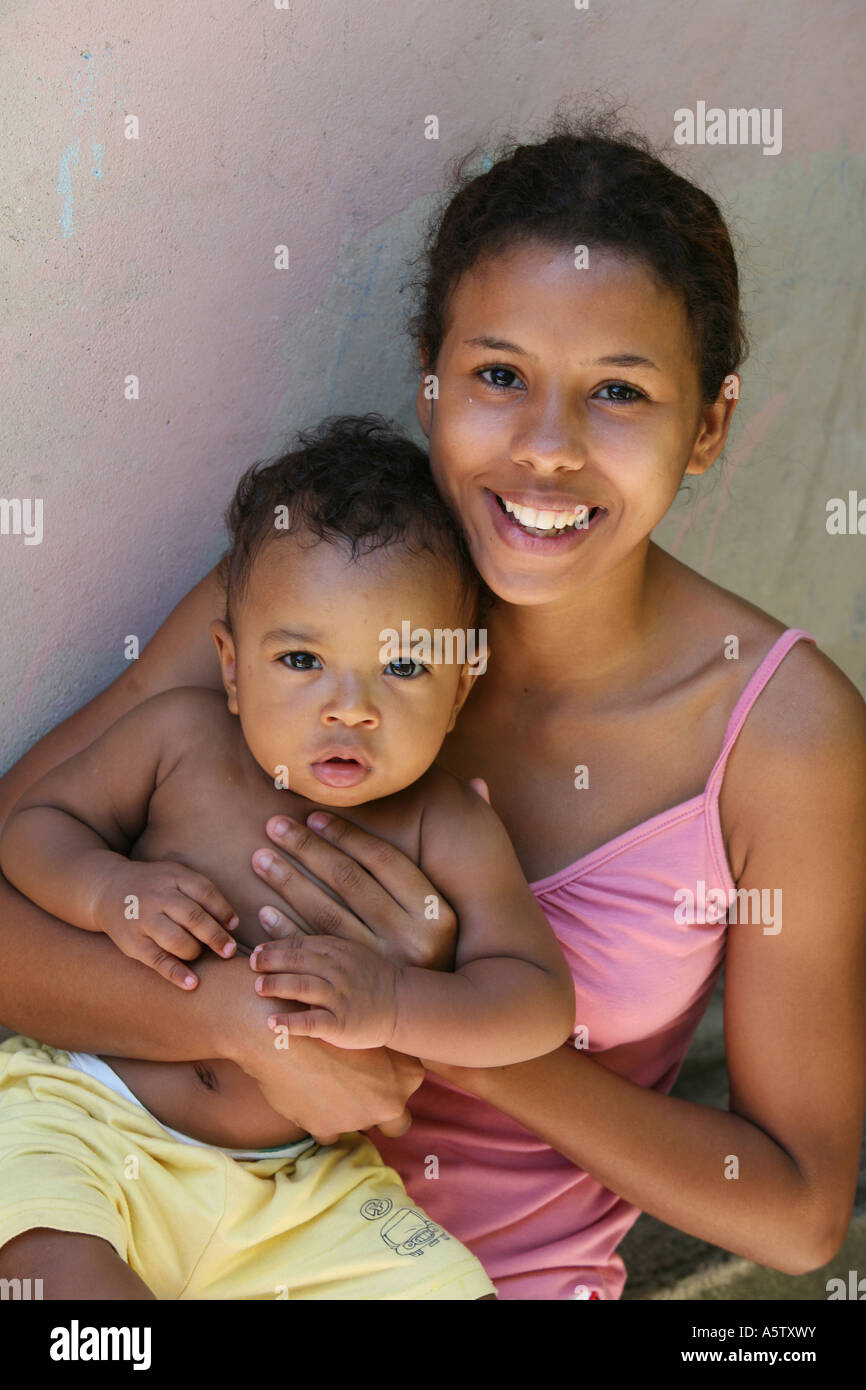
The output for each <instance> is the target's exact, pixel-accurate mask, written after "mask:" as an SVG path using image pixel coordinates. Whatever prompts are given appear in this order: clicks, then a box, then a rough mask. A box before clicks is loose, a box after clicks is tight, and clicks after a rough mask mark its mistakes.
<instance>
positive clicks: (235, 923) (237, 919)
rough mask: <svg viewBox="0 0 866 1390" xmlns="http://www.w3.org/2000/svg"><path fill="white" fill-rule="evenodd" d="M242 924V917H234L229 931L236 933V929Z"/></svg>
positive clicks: (229, 925)
mask: <svg viewBox="0 0 866 1390" xmlns="http://www.w3.org/2000/svg"><path fill="white" fill-rule="evenodd" d="M240 924H241V919H240V917H238V916H234V917H233V918H232V920H231V921H230V922H229V924H228V930H229V931H234V930H235V927H239V926H240Z"/></svg>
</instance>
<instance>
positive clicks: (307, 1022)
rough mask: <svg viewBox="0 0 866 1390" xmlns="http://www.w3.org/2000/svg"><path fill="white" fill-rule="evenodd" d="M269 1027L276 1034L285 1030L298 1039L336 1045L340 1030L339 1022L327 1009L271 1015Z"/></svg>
mask: <svg viewBox="0 0 866 1390" xmlns="http://www.w3.org/2000/svg"><path fill="white" fill-rule="evenodd" d="M268 1027H269V1028H272V1029H273V1030H274V1032H276V1031H277V1029H281V1030H284V1031H285V1032H286V1033H288V1034H290V1035H294V1036H295V1037H298V1038H319V1039H321V1041H322V1042H330V1043H334V1044H335V1045H336V1040H337V1038H338V1036H339V1033H340V1029H339V1027H338V1025H337V1020H336V1019H335V1018H334V1015H333V1014H332V1013H329V1012H328V1010H327V1009H307V1011H306V1012H305V1013H297V1014H271V1016H270V1017H269V1019H268Z"/></svg>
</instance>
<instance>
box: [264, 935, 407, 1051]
mask: <svg viewBox="0 0 866 1390" xmlns="http://www.w3.org/2000/svg"><path fill="white" fill-rule="evenodd" d="M250 965H251V966H252V968H253V970H256V971H258V972H259V979H258V980H256V990H257V991H258V993H259V994H261V995H262V996H263V997H265V998H273V999H293V1000H297V1001H299V1002H300V1003H302V1004H306V1005H307V1006H308V1007H307V1009H306V1011H305V1012H303V1013H291V1014H281V1013H275V1014H272V1015H271V1017H270V1019H269V1020H268V1021H269V1023H270V1024H271V1027H272V1028H277V1027H279V1028H285V1029H286V1032H287V1033H288V1034H289V1035H291V1034H295V1035H297V1036H303V1037H308V1038H320V1039H321V1040H322V1041H323V1042H327V1043H331V1044H333V1045H334V1046H335V1047H345V1048H352V1049H355V1048H371V1047H387V1046H388V1043H389V1042H390V1040H391V1038H392V1037H393V1034H394V1029H395V1027H396V1024H397V982H398V978H399V974H400V968H399V966H396V965H395V964H394V963H393V961H389V960H387V959H386V958H385V957H384V956H380V955H379V954H378V953H377V952H375V951H371V950H369V949H368V948H367V947H366V946H360V945H358V944H357V943H356V942H354V941H344V940H343V939H342V938H341V937H337V936H305V935H303V933H301V932H298V933H297V934H296V935H292V936H288V937H285V938H284V939H283V940H280V941H267V942H265V943H264V945H262V946H257V947H256V949H255V950H254V951H253V954H252V956H251V957H250Z"/></svg>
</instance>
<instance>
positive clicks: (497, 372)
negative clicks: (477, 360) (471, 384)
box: [477, 367, 520, 391]
mask: <svg viewBox="0 0 866 1390" xmlns="http://www.w3.org/2000/svg"><path fill="white" fill-rule="evenodd" d="M477 375H478V376H480V377H481V380H482V381H485V382H486V383H487V385H488V386H492V387H493V389H494V390H495V391H510V390H511V388H512V387H513V386H514V384H515V382H519V381H520V377H519V376H518V375H517V373H516V372H513V371H512V370H511V368H510V367H482V368H481V370H480V371H479V372H478V373H477ZM491 378H492V380H491ZM503 378H508V380H503Z"/></svg>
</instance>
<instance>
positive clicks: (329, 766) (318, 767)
mask: <svg viewBox="0 0 866 1390" xmlns="http://www.w3.org/2000/svg"><path fill="white" fill-rule="evenodd" d="M310 768H311V771H312V773H313V776H314V777H315V778H316V779H317V780H318V781H319V782H322V783H324V785H325V786H328V787H353V786H355V785H356V784H357V783H358V782H361V781H363V779H364V778H365V777H366V776H367V774H368V772H370V771H371V768H370V765H369V763H366V762H362V761H361V759H360V758H356V757H355V756H354V755H353V754H351V753H345V754H344V753H332V754H330V755H329V756H328V757H327V758H318V759H317V760H316V761H315V762H314V763H311V764H310Z"/></svg>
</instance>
